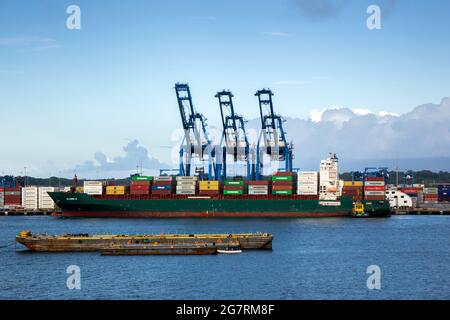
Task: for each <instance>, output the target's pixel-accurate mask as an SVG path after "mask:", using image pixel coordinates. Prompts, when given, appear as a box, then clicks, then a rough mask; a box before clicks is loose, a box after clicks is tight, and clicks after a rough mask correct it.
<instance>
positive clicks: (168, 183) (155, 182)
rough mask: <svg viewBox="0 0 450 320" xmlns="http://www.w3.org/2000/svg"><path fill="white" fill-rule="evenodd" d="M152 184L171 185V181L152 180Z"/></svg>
mask: <svg viewBox="0 0 450 320" xmlns="http://www.w3.org/2000/svg"><path fill="white" fill-rule="evenodd" d="M153 185H154V186H171V185H172V181H154V182H153Z"/></svg>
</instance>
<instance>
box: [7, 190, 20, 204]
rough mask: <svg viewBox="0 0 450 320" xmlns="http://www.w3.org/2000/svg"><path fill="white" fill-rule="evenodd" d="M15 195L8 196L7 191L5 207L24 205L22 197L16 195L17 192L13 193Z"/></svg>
mask: <svg viewBox="0 0 450 320" xmlns="http://www.w3.org/2000/svg"><path fill="white" fill-rule="evenodd" d="M11 193H14V194H7V191H5V198H4V199H5V200H4V205H5V207H8V206H13V207H20V206H21V205H22V195H21V194H20V192H19V194H15V193H17V192H14V191H13V192H11Z"/></svg>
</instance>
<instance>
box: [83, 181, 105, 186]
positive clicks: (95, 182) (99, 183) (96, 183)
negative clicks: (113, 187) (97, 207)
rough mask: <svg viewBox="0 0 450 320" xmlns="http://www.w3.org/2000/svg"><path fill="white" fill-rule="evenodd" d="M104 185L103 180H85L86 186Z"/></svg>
mask: <svg viewBox="0 0 450 320" xmlns="http://www.w3.org/2000/svg"><path fill="white" fill-rule="evenodd" d="M88 186H89V187H99V186H100V187H102V186H103V182H102V181H84V187H85V188H86V187H88Z"/></svg>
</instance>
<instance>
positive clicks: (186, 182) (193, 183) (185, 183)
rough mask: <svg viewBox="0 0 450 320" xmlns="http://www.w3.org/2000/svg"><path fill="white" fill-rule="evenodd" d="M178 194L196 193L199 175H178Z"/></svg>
mask: <svg viewBox="0 0 450 320" xmlns="http://www.w3.org/2000/svg"><path fill="white" fill-rule="evenodd" d="M176 181H177V186H176V194H185V195H195V190H196V187H197V177H190V176H189V177H182V176H180V177H176Z"/></svg>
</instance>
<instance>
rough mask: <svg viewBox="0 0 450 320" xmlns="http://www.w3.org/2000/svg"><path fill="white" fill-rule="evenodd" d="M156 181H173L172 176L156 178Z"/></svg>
mask: <svg viewBox="0 0 450 320" xmlns="http://www.w3.org/2000/svg"><path fill="white" fill-rule="evenodd" d="M154 179H155V181H172V180H173V179H172V176H159V177H155V178H154Z"/></svg>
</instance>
